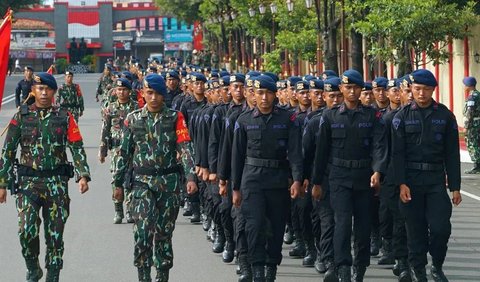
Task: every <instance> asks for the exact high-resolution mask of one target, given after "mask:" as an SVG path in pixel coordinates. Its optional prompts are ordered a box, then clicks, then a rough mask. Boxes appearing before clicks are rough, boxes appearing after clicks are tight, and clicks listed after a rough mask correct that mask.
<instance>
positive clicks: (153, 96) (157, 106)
mask: <svg viewBox="0 0 480 282" xmlns="http://www.w3.org/2000/svg"><path fill="white" fill-rule="evenodd" d="M142 97H143V99H145V103H147V107H148V108H147V109H148V111H149V112H153V113H157V112H159V111H160V110H161V108H162V106H163V95H161V94H159V93H158V92H157V91H155V90H153V89H151V88H143V90H142Z"/></svg>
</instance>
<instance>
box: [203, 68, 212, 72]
mask: <svg viewBox="0 0 480 282" xmlns="http://www.w3.org/2000/svg"><path fill="white" fill-rule="evenodd" d="M211 70H212V69H211V68H210V67H205V68H203V71H204V72H209V71H211Z"/></svg>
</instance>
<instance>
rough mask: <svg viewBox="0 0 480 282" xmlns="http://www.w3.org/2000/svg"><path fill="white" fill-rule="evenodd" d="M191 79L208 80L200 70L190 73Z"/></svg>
mask: <svg viewBox="0 0 480 282" xmlns="http://www.w3.org/2000/svg"><path fill="white" fill-rule="evenodd" d="M190 80H191V81H203V82H207V78H206V77H205V75H203V73H199V72H191V73H190Z"/></svg>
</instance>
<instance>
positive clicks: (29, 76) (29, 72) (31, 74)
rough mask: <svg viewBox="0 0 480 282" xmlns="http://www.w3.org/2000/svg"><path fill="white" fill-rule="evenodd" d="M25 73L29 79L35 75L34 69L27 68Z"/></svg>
mask: <svg viewBox="0 0 480 282" xmlns="http://www.w3.org/2000/svg"><path fill="white" fill-rule="evenodd" d="M24 75H25V78H26V79H27V80H31V79H32V77H33V71H31V70H30V69H25V72H24Z"/></svg>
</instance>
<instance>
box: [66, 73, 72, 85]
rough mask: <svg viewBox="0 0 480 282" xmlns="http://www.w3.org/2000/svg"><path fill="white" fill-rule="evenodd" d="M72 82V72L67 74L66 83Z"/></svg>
mask: <svg viewBox="0 0 480 282" xmlns="http://www.w3.org/2000/svg"><path fill="white" fill-rule="evenodd" d="M72 82H73V75H71V74H66V75H65V83H66V84H72Z"/></svg>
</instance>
